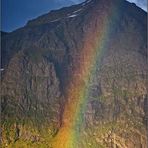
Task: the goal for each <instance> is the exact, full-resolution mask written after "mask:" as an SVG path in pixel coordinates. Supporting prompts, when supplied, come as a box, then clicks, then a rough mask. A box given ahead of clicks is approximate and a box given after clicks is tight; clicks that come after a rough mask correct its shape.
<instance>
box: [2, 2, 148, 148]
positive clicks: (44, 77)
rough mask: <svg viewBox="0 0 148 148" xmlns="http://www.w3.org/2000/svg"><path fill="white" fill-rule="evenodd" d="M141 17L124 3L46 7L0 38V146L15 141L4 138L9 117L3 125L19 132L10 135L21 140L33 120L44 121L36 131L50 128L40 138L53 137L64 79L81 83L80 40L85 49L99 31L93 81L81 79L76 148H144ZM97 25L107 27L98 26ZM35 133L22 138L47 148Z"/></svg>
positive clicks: (66, 84)
mask: <svg viewBox="0 0 148 148" xmlns="http://www.w3.org/2000/svg"><path fill="white" fill-rule="evenodd" d="M110 8H112V9H110ZM112 14H117V15H112ZM112 16H114V17H112ZM146 16H147V14H146V13H145V12H144V11H142V10H141V9H139V8H138V7H136V6H135V5H134V4H130V3H128V2H126V1H120V2H119V1H117V0H112V1H110V2H109V1H104V0H92V1H86V2H84V3H82V4H79V5H76V6H72V7H69V8H62V9H61V10H57V11H52V12H50V13H49V14H46V15H44V16H41V17H39V18H37V19H35V20H32V21H29V22H28V24H27V25H26V26H25V27H24V28H21V29H19V30H16V31H14V32H12V33H10V34H8V35H7V36H4V37H3V38H2V56H3V57H2V66H3V68H4V70H3V71H2V121H3V123H4V124H3V129H4V134H3V135H4V136H3V137H6V138H3V141H4V143H5V144H8V143H10V144H11V143H13V142H14V141H15V140H16V141H17V142H18V143H17V142H16V144H19V140H18V139H17V138H15V140H14V139H13V138H11V140H9V138H8V137H13V136H12V135H11V133H10V134H8V133H9V132H8V133H7V132H5V131H6V129H8V128H10V127H7V126H5V125H6V124H5V123H6V122H8V123H9V120H10V119H14V120H13V122H12V123H13V124H12V126H11V128H12V127H13V126H14V125H15V124H16V126H15V127H16V128H15V129H16V131H17V129H19V130H20V132H19V133H20V134H17V136H16V137H19V138H20V139H21V140H24V139H26V132H30V131H31V129H34V128H35V126H34V127H32V126H30V124H31V125H32V123H33V125H36V124H37V127H40V126H41V122H44V123H45V125H44V126H42V130H43V129H45V127H47V128H49V129H50V130H51V133H50V132H47V131H46V132H45V133H47V134H49V135H50V136H49V135H48V136H47V137H49V138H48V140H49V139H50V137H56V135H58V131H60V129H61V127H62V124H63V113H64V110H65V106H66V104H67V102H70V101H71V100H69V98H67V92H69V91H71V90H70V89H69V83H73V82H71V80H72V78H73V77H74V78H76V79H75V80H77V79H80V80H82V81H83V79H84V80H85V78H81V76H82V75H81V71H78V72H79V73H76V72H75V71H76V70H77V68H78V67H81V65H83V61H85V58H84V57H85V56H86V58H87V56H89V54H88V55H87V53H85V50H86V49H87V48H86V43H87V45H89V46H90V47H91V48H93V46H94V45H93V41H94V40H95V36H96V35H97V34H99V33H100V32H103V33H104V32H107V33H104V34H105V35H104V34H103V36H105V37H104V40H105V41H106V38H108V39H107V41H106V42H105V44H104V45H105V50H104V51H103V53H101V57H100V59H99V62H98V63H97V62H96V67H95V70H94V71H95V72H94V74H93V79H92V81H90V84H89V85H90V88H89V95H88V101H87V103H86V102H85V103H86V111H85V113H84V114H83V117H84V121H85V122H84V125H83V128H82V129H81V134H80V137H81V141H79V142H78V148H81V147H86V148H87V147H92V148H97V147H101V146H104V147H114V146H116V147H130V148H134V147H137V148H140V147H144V148H146V147H147V137H146V132H147V131H146V126H145V125H147V90H146V84H147V71H148V69H147V37H146V26H147V24H146ZM106 18H107V19H106ZM104 24H108V25H106V28H104ZM111 28H113V29H111ZM102 30H103V31H102ZM100 35H102V34H101V33H100ZM99 38H101V37H100V36H99V37H98V41H99ZM99 44H102V42H99ZM85 48H86V49H85ZM91 48H90V49H91ZM82 49H83V50H84V56H83V55H82V54H83V53H81V52H82ZM83 58H84V59H83ZM88 59H89V58H88ZM85 62H87V61H85ZM88 63H89V61H88ZM84 65H85V64H84ZM86 68H87V67H86ZM85 71H87V70H85V69H84V72H85ZM82 73H83V72H82ZM74 74H76V75H74ZM78 84H79V83H78ZM78 87H79V86H78ZM86 87H87V86H86ZM83 117H82V118H83ZM68 118H70V117H68ZM19 120H23V121H22V123H23V125H24V126H25V127H27V126H28V123H27V122H26V121H28V120H29V126H28V127H31V128H28V129H26V128H23V126H22V123H21V122H19ZM48 125H49V126H48ZM39 129H40V128H39ZM42 130H40V131H42ZM16 131H15V133H18V132H16ZM6 133H7V134H6ZM45 133H44V135H45ZM38 134H39V139H38V138H35V140H34V138H32V136H33V137H36V134H35V133H32V134H30V133H29V135H30V136H29V137H30V138H28V139H27V140H31V141H33V142H34V141H35V142H39V144H41V145H45V146H46V147H47V146H48V147H50V144H51V143H52V142H51V141H49V142H47V141H48V140H47V139H46V138H45V136H43V135H42V133H38ZM6 135H9V136H6ZM34 135H35V136H34ZM37 137H38V136H37ZM6 139H7V140H6ZM26 143H27V142H26ZM31 146H34V147H35V145H31ZM75 147H76V146H75ZM68 148H69V147H68Z"/></svg>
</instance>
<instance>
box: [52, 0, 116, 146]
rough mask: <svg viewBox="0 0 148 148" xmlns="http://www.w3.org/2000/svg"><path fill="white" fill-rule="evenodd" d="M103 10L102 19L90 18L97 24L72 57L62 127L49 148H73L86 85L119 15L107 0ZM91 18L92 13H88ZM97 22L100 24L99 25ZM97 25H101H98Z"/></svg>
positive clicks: (76, 139)
mask: <svg viewBox="0 0 148 148" xmlns="http://www.w3.org/2000/svg"><path fill="white" fill-rule="evenodd" d="M108 5H110V7H109V6H108V7H106V8H105V9H107V11H106V12H107V13H106V14H104V15H103V16H99V18H100V19H99V20H98V16H97V15H98V14H96V16H94V17H92V18H93V19H92V20H90V22H92V24H95V22H94V21H97V23H98V24H97V25H96V26H97V27H96V28H95V27H91V28H92V30H89V31H88V32H87V35H86V36H85V40H84V47H83V49H81V50H80V53H79V56H78V57H77V58H76V61H77V63H76V64H77V68H75V69H74V71H73V74H72V77H71V81H70V83H69V85H68V90H67V100H68V101H67V104H66V106H65V111H64V114H63V124H62V127H61V129H60V131H59V133H58V134H57V136H56V137H55V140H54V142H53V148H77V141H78V138H79V135H80V133H79V132H80V128H81V126H82V124H83V116H84V113H85V111H86V106H87V102H88V96H89V91H90V82H91V80H93V77H94V73H95V71H96V68H98V64H99V63H100V60H101V58H102V56H103V54H104V52H105V51H106V50H107V48H108V47H107V46H108V42H109V39H110V35H111V33H112V32H113V30H114V29H113V28H114V26H113V25H115V22H116V20H117V18H119V15H118V14H117V12H119V10H118V4H117V5H113V4H112V3H111V1H110V3H109V4H108ZM92 15H95V14H92ZM100 21H101V23H100ZM100 24H101V25H100Z"/></svg>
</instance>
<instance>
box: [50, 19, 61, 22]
mask: <svg viewBox="0 0 148 148" xmlns="http://www.w3.org/2000/svg"><path fill="white" fill-rule="evenodd" d="M59 20H60V18H58V19H55V20H52V21H50V22H51V23H53V22H57V21H59Z"/></svg>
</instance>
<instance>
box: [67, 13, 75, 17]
mask: <svg viewBox="0 0 148 148" xmlns="http://www.w3.org/2000/svg"><path fill="white" fill-rule="evenodd" d="M76 16H77V15H76V14H72V15H69V16H68V17H76Z"/></svg>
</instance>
